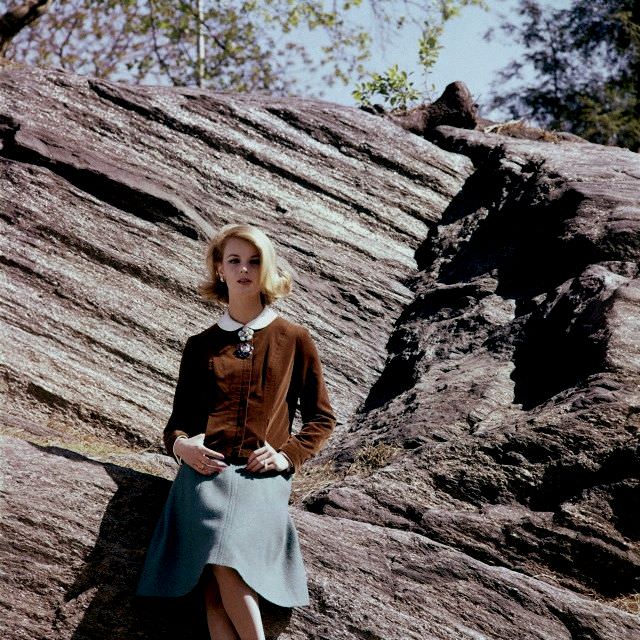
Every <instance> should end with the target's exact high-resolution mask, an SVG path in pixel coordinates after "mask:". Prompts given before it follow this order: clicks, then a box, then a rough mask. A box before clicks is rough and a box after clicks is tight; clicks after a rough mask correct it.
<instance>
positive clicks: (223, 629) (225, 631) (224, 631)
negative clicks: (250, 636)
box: [204, 571, 238, 640]
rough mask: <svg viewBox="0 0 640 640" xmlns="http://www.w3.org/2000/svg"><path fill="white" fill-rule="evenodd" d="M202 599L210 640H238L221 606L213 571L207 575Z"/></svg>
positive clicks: (218, 589)
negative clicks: (205, 608) (205, 609)
mask: <svg viewBox="0 0 640 640" xmlns="http://www.w3.org/2000/svg"><path fill="white" fill-rule="evenodd" d="M204 599H205V604H206V607H207V625H208V627H209V635H210V636H211V640H238V634H237V633H236V630H235V628H234V626H233V623H232V622H231V620H230V619H229V616H228V615H227V612H226V611H225V609H224V606H223V604H222V598H221V596H220V588H219V587H218V581H217V580H216V577H215V575H214V574H213V571H210V572H209V573H208V575H207V579H206V582H205V584H204Z"/></svg>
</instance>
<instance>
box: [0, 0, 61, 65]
mask: <svg viewBox="0 0 640 640" xmlns="http://www.w3.org/2000/svg"><path fill="white" fill-rule="evenodd" d="M51 2H52V0H30V1H29V2H25V3H24V4H22V5H20V6H18V7H16V8H15V9H11V10H10V11H7V12H6V13H5V14H4V15H3V16H0V58H4V57H5V55H6V52H7V49H8V48H9V45H10V44H11V41H12V40H13V39H14V38H15V36H16V35H17V34H18V33H19V32H20V31H22V29H24V28H25V27H26V26H28V25H30V24H31V23H32V22H34V21H35V20H37V19H38V18H39V17H40V16H41V15H42V14H43V13H45V12H46V11H47V9H48V8H49V6H50V5H51Z"/></svg>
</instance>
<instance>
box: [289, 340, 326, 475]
mask: <svg viewBox="0 0 640 640" xmlns="http://www.w3.org/2000/svg"><path fill="white" fill-rule="evenodd" d="M301 329H302V330H301V332H300V335H299V336H298V338H297V340H296V355H295V364H294V374H293V379H292V383H293V387H294V389H293V393H294V396H297V397H299V400H300V416H301V418H302V428H301V429H300V431H299V432H298V433H296V434H291V435H290V436H289V438H288V440H287V441H286V442H285V443H284V445H283V446H282V447H280V449H279V450H280V451H282V453H284V454H286V455H287V457H288V458H289V459H290V460H291V463H292V464H293V469H294V471H295V470H297V469H299V468H300V466H301V465H302V463H303V462H304V461H305V460H307V459H309V458H311V457H312V456H313V455H315V454H316V453H318V451H320V449H321V448H322V446H323V445H324V443H325V442H326V440H327V438H328V437H329V436H330V435H331V432H332V431H333V429H334V427H335V425H336V418H335V415H334V413H333V409H332V408H331V403H330V402H329V394H328V393H327V388H326V386H325V383H324V378H323V376H322V365H321V363H320V356H319V355H318V350H317V349H316V345H315V343H314V342H313V338H312V337H311V334H310V333H309V331H308V329H306V328H305V327H302V328H301ZM296 401H297V400H296Z"/></svg>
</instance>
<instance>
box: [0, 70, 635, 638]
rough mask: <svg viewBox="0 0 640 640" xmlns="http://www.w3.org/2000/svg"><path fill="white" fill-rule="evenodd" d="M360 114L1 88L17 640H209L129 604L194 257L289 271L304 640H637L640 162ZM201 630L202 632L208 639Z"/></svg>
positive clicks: (50, 76)
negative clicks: (241, 236) (223, 251)
mask: <svg viewBox="0 0 640 640" xmlns="http://www.w3.org/2000/svg"><path fill="white" fill-rule="evenodd" d="M429 135H430V136H431V140H432V141H431V142H429V141H426V140H424V139H422V138H420V137H418V136H416V135H413V134H411V133H409V132H406V131H403V130H401V129H399V128H398V127H396V126H395V125H394V124H393V123H392V122H390V121H388V120H385V119H382V118H378V117H376V116H374V115H370V114H366V113H363V112H361V111H358V110H356V109H350V108H346V107H340V106H337V105H331V104H326V103H321V102H314V101H305V100H298V99H287V100H284V99H275V98H266V97H258V96H236V95H221V94H212V93H208V92H203V91H199V90H193V89H179V90H178V89H166V88H149V87H128V86H125V85H116V84H110V83H106V82H102V81H97V80H93V79H90V78H82V77H76V76H71V75H67V74H64V73H61V72H47V73H46V74H45V73H44V72H42V71H39V70H34V69H29V68H21V67H6V68H4V69H3V70H2V71H1V72H0V171H1V174H0V212H1V221H2V222H1V224H2V236H1V238H0V243H2V259H3V280H2V288H1V289H0V303H1V304H2V308H3V314H2V316H3V317H2V323H3V324H2V330H3V334H2V342H3V364H2V373H3V377H2V388H3V395H4V401H3V406H2V426H1V428H2V432H3V434H4V438H3V448H2V452H3V453H2V468H3V478H2V507H1V510H0V526H1V527H2V532H3V535H2V542H1V543H0V549H1V552H0V554H1V556H0V560H1V562H2V567H3V572H4V577H3V583H2V585H0V602H1V603H2V608H3V610H4V611H3V617H4V619H5V620H6V622H7V626H6V628H5V629H4V630H3V632H2V633H3V637H6V638H10V639H14V638H15V639H18V638H20V639H22V638H24V639H27V638H28V639H34V640H35V639H37V640H40V639H42V638H49V637H55V638H74V639H76V640H79V639H84V638H87V639H89V638H91V639H98V638H105V637H113V638H122V639H127V638H141V639H142V638H149V639H150V638H170V637H171V638H176V637H180V638H203V637H206V632H205V630H204V629H203V627H202V624H201V621H202V615H201V614H202V611H201V604H200V601H199V599H198V597H197V596H198V594H197V593H196V594H194V597H193V598H191V599H185V600H184V601H182V600H181V601H176V602H173V603H170V605H167V604H166V603H153V602H138V601H136V599H135V598H133V597H132V594H133V590H134V587H135V582H136V577H137V574H138V571H139V570H140V566H141V562H142V558H143V556H144V551H145V546H146V544H147V542H148V539H149V536H150V533H151V530H152V527H153V526H154V524H155V519H156V518H157V516H158V513H159V510H160V508H161V506H162V504H163V500H164V498H165V496H166V492H167V490H168V484H169V483H168V480H170V479H171V478H172V477H173V474H174V473H175V466H174V465H173V463H172V462H171V461H170V460H169V458H167V457H166V456H164V455H162V452H161V449H160V433H161V430H162V427H163V426H164V422H165V420H166V418H167V417H168V412H169V406H170V402H171V396H172V390H173V385H174V383H175V377H176V373H177V363H178V359H179V355H180V349H181V346H182V344H183V343H184V340H185V339H186V337H187V336H188V335H190V334H191V333H195V332H197V331H200V330H201V329H203V328H205V327H207V326H209V325H210V324H212V323H213V322H214V320H215V317H216V316H217V314H218V313H219V312H220V309H217V308H215V307H213V306H211V305H208V304H205V303H203V302H202V301H200V300H199V299H198V297H197V295H196V292H195V288H196V285H197V283H198V281H199V280H200V279H201V278H202V277H204V269H203V259H202V257H203V252H204V247H205V239H206V237H207V236H208V235H209V234H210V233H211V232H212V231H213V230H215V229H216V228H218V227H219V226H221V225H222V224H225V223H227V222H240V221H253V222H255V223H257V224H259V225H260V226H262V227H263V228H265V230H266V231H267V233H269V234H270V235H271V237H273V238H274V239H275V241H276V243H277V244H278V247H279V250H280V254H281V256H282V260H283V264H284V265H285V266H286V268H288V269H290V270H291V271H292V273H293V274H294V278H295V282H296V288H295V291H294V295H292V296H291V297H290V298H289V299H287V300H285V301H281V302H279V303H278V305H277V308H278V311H279V312H280V313H282V314H283V315H285V316H288V317H291V318H292V319H295V320H297V321H300V322H303V323H305V324H306V325H307V326H309V328H310V330H311V332H312V334H313V335H314V337H315V338H316V340H317V343H318V345H319V349H320V352H321V355H322V358H323V362H324V363H325V372H326V378H327V382H328V387H329V391H330V393H331V396H332V400H333V402H334V405H335V408H336V411H337V413H338V416H339V422H340V424H339V425H338V428H337V430H336V433H335V435H334V437H333V438H332V440H331V441H330V444H329V445H328V447H327V448H326V449H325V450H324V451H323V452H322V454H321V455H320V456H319V457H318V458H317V459H316V460H315V461H313V462H311V463H309V464H308V465H307V468H306V469H304V470H303V471H302V472H301V473H300V474H298V476H299V477H298V478H297V480H296V483H297V485H298V487H299V490H298V492H297V494H296V495H298V496H300V497H299V498H298V499H297V501H296V504H295V506H294V507H293V512H294V518H295V521H296V523H297V525H298V528H299V531H300V535H301V541H302V544H303V551H304V554H305V558H306V561H307V568H308V572H309V585H310V590H311V594H312V605H311V606H310V607H308V608H304V609H300V610H294V611H293V612H286V611H280V610H277V611H276V610H272V609H268V608H267V609H265V614H266V616H267V618H268V625H267V626H268V631H269V636H270V637H272V638H276V637H278V638H281V639H282V640H287V639H291V640H293V639H300V640H301V639H303V638H318V639H320V638H322V639H327V640H330V639H334V638H345V639H356V638H357V639H362V638H369V639H376V638H377V639H384V640H387V639H388V640H394V639H396V638H397V639H405V638H425V637H427V638H436V639H444V638H447V639H448V638H451V639H452V640H453V639H456V640H457V639H460V638H469V639H471V638H474V639H479V638H505V639H507V638H510V639H512V638H523V639H527V638H536V639H537V638H540V639H543V638H544V639H547V640H556V639H564V638H567V639H578V638H580V639H582V638H584V639H587V638H589V639H603V640H604V639H607V640H608V639H611V640H614V639H615V640H618V639H621V640H626V639H628V640H631V639H632V638H636V637H638V636H639V635H640V617H638V616H637V615H633V614H632V613H629V612H627V611H624V610H623V609H625V608H626V609H627V610H630V609H632V607H631V604H632V603H633V598H634V597H635V598H636V599H637V598H638V596H635V595H634V594H638V593H639V592H640V515H639V514H640V504H639V499H638V496H639V494H640V486H639V485H640V480H639V476H640V447H639V436H638V432H639V429H640V320H639V311H640V278H639V277H638V262H639V258H640V209H639V208H638V201H639V196H640V161H639V159H638V156H637V155H636V154H633V153H631V152H627V151H622V150H619V149H609V148H604V147H599V146H596V145H590V144H586V143H577V142H564V143H561V144H549V143H542V142H527V141H522V140H512V139H509V138H506V137H503V136H500V135H497V134H482V133H479V132H475V131H465V130H461V129H454V128H449V127H439V128H438V129H437V130H436V131H435V132H433V133H431V134H429ZM197 621H200V622H197Z"/></svg>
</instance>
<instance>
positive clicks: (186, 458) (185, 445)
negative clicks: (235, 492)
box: [174, 433, 229, 476]
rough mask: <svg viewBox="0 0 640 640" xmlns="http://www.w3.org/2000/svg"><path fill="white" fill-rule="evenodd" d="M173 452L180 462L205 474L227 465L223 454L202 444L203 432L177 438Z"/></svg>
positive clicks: (224, 467) (217, 471)
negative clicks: (189, 436)
mask: <svg viewBox="0 0 640 640" xmlns="http://www.w3.org/2000/svg"><path fill="white" fill-rule="evenodd" d="M174 451H175V453H176V454H177V455H178V456H180V458H181V459H182V462H186V463H187V464H188V465H189V466H190V467H191V468H193V469H195V470H196V471H197V472H198V473H201V474H203V475H205V476H210V475H211V474H212V473H219V472H220V471H224V470H225V469H226V468H227V467H228V466H229V465H228V464H226V462H225V461H224V455H222V454H221V453H219V452H218V451H213V450H212V449H208V448H207V447H205V446H204V433H199V434H197V435H195V436H192V437H191V438H178V440H176V442H175V445H174Z"/></svg>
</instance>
